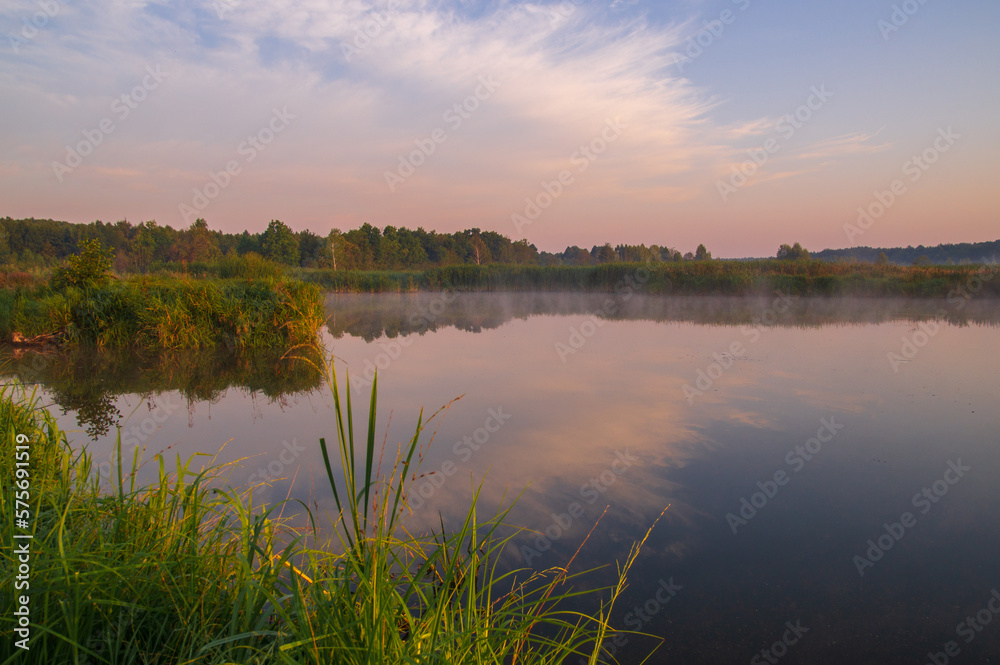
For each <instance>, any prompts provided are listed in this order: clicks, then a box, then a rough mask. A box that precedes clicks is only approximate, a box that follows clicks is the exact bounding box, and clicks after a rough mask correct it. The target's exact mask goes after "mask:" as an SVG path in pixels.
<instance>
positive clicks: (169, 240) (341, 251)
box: [0, 217, 711, 272]
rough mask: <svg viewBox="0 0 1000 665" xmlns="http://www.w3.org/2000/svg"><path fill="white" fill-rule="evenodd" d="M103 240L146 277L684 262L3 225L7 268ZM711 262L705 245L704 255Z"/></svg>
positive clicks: (518, 244) (451, 241)
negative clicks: (231, 261)
mask: <svg viewBox="0 0 1000 665" xmlns="http://www.w3.org/2000/svg"><path fill="white" fill-rule="evenodd" d="M90 239H96V240H99V241H100V242H101V244H102V245H103V246H104V247H106V248H110V249H111V250H112V252H113V255H114V268H115V270H117V271H118V272H146V271H148V270H156V269H157V268H159V267H175V266H176V265H177V264H188V265H193V264H199V263H212V262H215V261H216V260H218V259H219V258H221V257H223V256H226V255H230V254H236V255H243V254H247V253H249V252H255V253H257V254H260V255H261V256H263V257H265V258H267V259H270V260H272V261H276V262H278V263H281V264H284V265H287V266H299V267H303V268H327V269H331V268H332V269H340V270H378V269H381V270H404V269H423V268H430V267H437V266H451V265H463V264H475V265H485V264H489V263H506V264H521V265H592V264H597V263H612V262H618V261H639V262H646V261H680V260H682V259H684V258H685V256H682V255H681V253H680V252H679V251H677V250H676V249H672V248H669V247H666V246H662V247H661V246H658V245H652V246H649V247H647V246H646V245H618V246H617V247H612V246H611V245H610V244H607V245H603V246H594V247H593V248H591V249H590V250H587V249H583V248H580V247H576V246H573V247H567V248H566V251H564V252H561V253H558V254H552V253H549V252H539V251H538V249H537V248H536V247H535V246H534V245H532V244H529V243H528V241H526V240H513V241H512V240H511V239H510V238H507V237H506V236H503V235H501V234H499V233H496V232H495V231H481V230H479V229H475V228H474V229H468V230H465V231H458V232H456V233H436V232H434V231H425V230H424V229H423V228H418V229H417V230H415V231H411V230H409V229H405V228H397V227H395V226H386V227H385V228H384V229H379V228H377V227H374V226H372V225H371V224H363V225H362V226H361V228H358V229H354V230H351V231H340V230H339V229H334V230H332V231H330V232H329V233H328V234H326V235H318V234H316V233H313V232H311V231H308V230H306V231H301V232H298V233H296V232H294V231H292V230H291V229H290V228H289V227H288V226H287V225H286V224H284V223H282V222H280V221H278V220H273V221H271V223H270V224H269V225H268V227H267V229H266V230H265V231H263V232H262V233H250V232H248V231H243V232H242V233H235V234H234V233H223V232H221V231H214V230H212V229H210V228H208V224H207V223H206V222H205V220H202V219H199V220H197V221H195V222H194V223H193V224H192V225H191V226H190V227H189V228H187V229H174V228H172V227H170V226H160V225H159V224H157V223H156V222H155V221H149V222H141V223H138V224H132V223H131V222H129V221H125V220H122V221H119V222H115V223H114V224H105V223H103V222H100V221H97V222H93V223H90V224H72V223H69V222H59V221H53V220H51V219H11V218H10V217H5V218H2V219H0V265H2V264H17V265H18V266H19V267H49V266H54V265H57V264H59V263H60V262H62V261H63V260H64V259H65V258H66V257H68V256H70V255H72V254H75V253H76V252H77V247H78V243H79V242H80V241H81V240H90ZM686 258H691V259H693V258H700V259H708V258H711V254H710V253H709V252H708V251H707V250H706V249H705V247H704V246H699V247H698V250H697V256H696V255H695V254H692V253H688V255H687V256H686Z"/></svg>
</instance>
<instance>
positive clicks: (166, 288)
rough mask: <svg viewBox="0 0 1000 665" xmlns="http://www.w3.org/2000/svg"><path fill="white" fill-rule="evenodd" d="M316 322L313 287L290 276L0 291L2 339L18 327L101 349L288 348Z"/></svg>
mask: <svg viewBox="0 0 1000 665" xmlns="http://www.w3.org/2000/svg"><path fill="white" fill-rule="evenodd" d="M248 270H249V269H248ZM322 322H323V312H322V307H321V305H320V302H319V292H318V290H317V288H316V287H315V286H313V285H309V284H305V283H303V282H300V281H297V280H287V281H281V280H273V279H262V280H257V281H254V280H251V279H227V280H216V279H203V280H190V279H172V278H152V277H136V278H132V279H128V280H118V281H112V282H110V283H107V284H104V285H100V286H90V287H87V288H73V287H69V288H66V289H63V290H60V291H54V290H52V289H50V288H48V287H42V288H37V289H32V290H28V289H15V290H13V291H0V336H3V337H6V338H7V339H9V338H10V335H11V334H12V333H13V332H14V331H18V332H21V333H22V334H24V335H25V336H26V337H33V336H35V335H42V334H52V335H56V336H58V337H59V338H60V339H61V340H62V341H64V342H67V343H70V344H80V343H83V344H93V345H97V346H108V347H140V348H159V349H176V348H211V347H218V346H226V347H228V348H265V347H272V346H284V347H285V348H289V347H291V346H295V345H297V344H305V343H309V342H311V341H312V339H313V338H314V336H315V334H316V331H317V329H318V328H319V326H320V325H321V324H322Z"/></svg>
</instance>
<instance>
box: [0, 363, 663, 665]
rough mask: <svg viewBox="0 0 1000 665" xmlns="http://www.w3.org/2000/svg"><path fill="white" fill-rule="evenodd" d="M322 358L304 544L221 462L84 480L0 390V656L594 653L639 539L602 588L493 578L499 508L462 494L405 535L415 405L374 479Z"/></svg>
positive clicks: (188, 659) (558, 577)
mask: <svg viewBox="0 0 1000 665" xmlns="http://www.w3.org/2000/svg"><path fill="white" fill-rule="evenodd" d="M330 371H331V373H330V374H328V375H327V379H328V381H329V384H330V388H331V390H332V393H333V398H334V405H335V414H336V420H335V423H334V425H335V434H336V437H337V445H336V446H334V447H328V446H327V444H326V442H325V440H322V439H321V440H320V446H321V449H322V454H323V459H324V461H325V466H326V471H327V474H328V478H329V481H330V486H331V489H332V492H333V496H334V499H335V501H336V504H337V506H338V509H339V515H338V516H337V520H336V523H335V524H334V525H333V527H332V529H333V532H335V533H336V536H337V541H336V542H335V543H329V542H328V543H325V544H324V545H322V546H321V545H318V544H317V543H319V542H320V532H319V531H318V530H317V529H316V524H315V521H314V519H313V516H312V515H310V514H309V513H308V508H306V507H305V506H302V508H303V509H304V510H305V511H306V514H307V515H308V516H309V520H310V524H311V525H312V526H311V528H309V529H308V530H307V531H304V532H303V531H296V530H294V529H292V528H291V527H290V526H288V525H287V524H285V523H283V522H282V521H281V520H280V519H278V518H276V517H275V516H276V515H277V514H278V513H279V511H280V510H281V506H264V507H261V506H256V505H255V504H254V501H253V488H232V487H230V486H228V485H226V483H225V473H226V471H227V467H225V466H210V467H209V468H207V469H201V468H199V469H196V468H195V465H194V463H195V459H194V458H192V459H189V460H188V461H187V462H186V463H182V462H181V460H180V459H179V458H178V459H177V462H176V470H175V471H174V473H172V474H171V473H168V472H167V461H166V460H164V459H163V458H162V457H159V456H157V457H156V458H155V463H156V465H157V468H158V477H157V479H156V480H155V481H154V482H153V483H152V484H150V485H148V486H144V487H137V486H136V470H137V468H138V465H139V460H138V455H137V456H136V458H135V459H134V460H133V462H132V465H131V468H129V467H128V466H127V465H126V466H125V468H123V465H122V462H121V456H120V455H119V456H118V457H117V459H118V460H119V462H118V467H117V469H116V470H115V472H114V473H113V474H112V478H111V483H110V487H109V486H108V485H106V484H102V483H101V482H100V481H99V480H98V478H97V477H96V476H95V475H94V468H95V467H94V463H93V460H92V457H91V456H90V454H89V453H88V452H87V451H86V450H85V449H84V450H79V451H74V450H73V449H72V448H71V447H70V446H69V444H68V442H67V440H66V436H65V434H64V433H63V432H62V431H60V429H59V427H58V425H57V424H56V422H55V420H54V419H53V417H52V416H51V415H50V414H49V413H48V412H47V411H45V410H43V409H40V408H39V407H38V404H37V402H36V401H34V400H33V399H31V398H24V397H23V396H19V393H17V394H16V393H12V392H11V390H9V389H3V390H0V434H2V437H3V447H4V451H3V452H4V454H3V456H2V458H0V479H2V481H3V482H2V485H3V491H2V494H0V528H2V529H3V532H4V533H5V534H8V535H5V536H4V537H3V547H2V559H3V565H2V567H0V570H2V572H0V588H2V589H3V595H2V598H3V602H2V605H3V607H0V634H2V635H3V639H2V640H0V663H3V664H6V663H15V662H29V661H30V662H37V663H84V662H86V663H109V664H111V663H113V664H115V665H127V664H132V663H136V664H138V663H147V664H148V663H163V664H167V663H170V664H173V663H192V664H194V663H199V664H200V663H204V664H219V665H221V664H223V663H245V664H256V663H260V664H262V665H263V664H265V663H267V664H270V663H315V664H317V665H318V664H320V663H323V664H326V663H358V664H361V663H364V664H370V665H376V664H379V665H381V664H383V663H442V664H444V663H449V664H450V663H560V662H570V661H569V659H570V658H572V661H571V662H574V663H575V662H577V660H578V659H579V658H586V660H587V661H588V662H590V663H596V662H598V659H599V658H598V651H599V649H598V647H597V646H596V645H599V644H600V643H601V641H602V639H603V638H604V636H605V635H606V633H607V631H608V623H607V617H608V615H609V613H610V611H611V608H612V604H613V603H614V600H615V599H616V598H617V597H618V596H619V594H620V593H621V592H622V591H623V589H624V575H625V573H626V572H627V571H628V569H629V567H630V566H631V565H632V562H633V561H634V560H635V557H636V556H637V554H638V548H639V547H640V546H641V545H642V543H639V544H638V545H637V546H635V547H634V548H633V549H632V551H631V553H630V555H629V557H628V558H627V560H626V561H625V563H624V564H623V566H622V567H621V569H620V572H621V577H620V580H619V582H618V583H617V585H616V586H615V587H613V588H611V589H603V590H597V591H594V590H591V591H586V592H582V591H578V590H575V589H574V588H573V586H572V584H574V580H575V579H576V578H577V574H574V573H570V572H569V570H568V569H565V568H558V569H552V570H546V571H542V572H533V571H528V570H518V571H512V572H501V570H500V568H499V567H498V564H499V561H500V559H501V556H502V554H503V550H504V548H505V546H506V545H507V544H508V542H509V541H510V538H511V537H512V536H501V535H500V533H501V532H500V531H499V529H500V528H501V526H502V522H503V519H504V517H505V516H506V514H507V512H506V511H505V510H501V511H500V512H499V514H497V515H496V516H495V517H494V518H492V519H489V520H485V521H480V519H479V514H478V512H477V507H476V505H475V504H474V503H473V505H472V506H470V507H469V510H468V513H467V517H466V518H465V520H464V523H462V524H461V526H460V527H459V528H457V529H456V530H454V531H453V532H444V531H442V532H439V533H434V534H428V535H425V536H413V535H410V534H409V533H407V531H406V530H405V529H404V528H403V524H402V522H403V519H404V518H405V515H406V513H407V488H408V485H409V483H408V479H410V478H412V476H413V474H414V473H416V471H417V464H418V460H419V458H420V455H419V451H420V450H421V446H422V445H423V442H422V438H425V437H423V434H424V430H425V428H426V427H427V425H428V423H429V422H430V420H433V418H434V416H432V417H431V419H429V420H426V421H425V420H424V419H423V417H422V416H421V418H419V419H418V421H417V425H416V429H415V432H414V434H413V438H412V439H411V440H410V441H409V442H408V443H407V444H405V445H402V446H401V447H400V450H399V453H398V455H397V457H396V459H395V461H394V463H393V464H392V465H389V466H387V467H386V468H388V469H389V471H388V472H387V473H383V472H382V465H381V463H380V464H378V465H377V466H376V465H375V464H374V461H375V456H374V453H375V439H374V435H375V421H376V398H375V394H376V389H375V387H374V386H373V389H372V399H371V404H370V409H369V415H368V429H367V432H368V433H367V439H366V440H365V441H364V443H363V445H361V446H359V447H358V448H357V449H356V448H355V439H354V424H353V420H352V417H351V405H350V391H349V390H348V391H346V392H345V393H343V394H346V395H347V403H346V404H344V405H342V404H341V400H340V396H341V394H342V393H341V391H340V390H339V386H338V384H337V379H336V376H335V375H334V374H332V370H330ZM436 415H437V414H435V416H436ZM16 434H23V435H25V436H26V437H27V439H28V440H29V441H30V467H29V468H30V494H31V499H30V504H31V518H30V528H29V530H30V532H31V533H32V534H33V536H34V538H33V540H31V555H30V576H29V581H30V588H29V589H25V590H23V591H22V592H21V593H27V594H28V595H29V596H30V601H29V607H30V632H31V640H30V642H29V643H28V646H29V648H30V652H22V651H21V650H20V649H18V648H16V647H15V635H14V628H15V621H16V618H15V617H14V610H15V607H14V594H12V593H11V590H12V589H13V588H14V586H13V585H14V582H15V575H16V574H17V572H16V571H17V568H18V564H17V557H16V556H15V554H14V551H13V548H12V545H11V543H12V541H11V537H10V535H9V534H14V533H24V532H25V529H23V528H19V527H18V526H16V525H15V524H14V523H13V517H14V487H13V486H14V482H13V479H14V478H15V468H14V455H13V451H14V446H15V435H16ZM119 447H120V444H119ZM338 461H339V465H338V464H337V462H338ZM335 469H336V471H335ZM105 480H106V479H105ZM508 510H509V508H508ZM327 533H329V532H327ZM647 536H648V533H647ZM13 542H20V541H13ZM570 564H572V561H571V562H570ZM591 596H595V598H596V597H597V596H599V597H603V598H604V600H603V601H601V602H600V603H599V609H598V611H597V612H596V614H595V615H594V616H588V615H585V614H580V613H577V612H574V611H571V610H569V609H566V608H565V606H564V603H565V602H567V601H571V600H579V599H580V598H581V597H591ZM29 653H30V655H29Z"/></svg>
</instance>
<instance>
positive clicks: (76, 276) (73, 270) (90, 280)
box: [52, 240, 112, 289]
mask: <svg viewBox="0 0 1000 665" xmlns="http://www.w3.org/2000/svg"><path fill="white" fill-rule="evenodd" d="M111 262H112V258H111V250H110V249H105V248H104V246H103V245H101V241H100V240H82V241H80V253H79V254H77V255H76V256H71V257H69V259H67V261H66V265H65V266H63V267H61V268H57V269H56V271H55V273H54V274H53V275H52V288H54V289H64V288H66V287H67V286H75V287H79V288H86V287H88V286H99V285H101V284H106V283H107V282H108V281H109V280H110V279H111Z"/></svg>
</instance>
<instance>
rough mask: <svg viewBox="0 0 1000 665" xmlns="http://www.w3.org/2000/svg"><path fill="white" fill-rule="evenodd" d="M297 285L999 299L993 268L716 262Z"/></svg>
mask: <svg viewBox="0 0 1000 665" xmlns="http://www.w3.org/2000/svg"><path fill="white" fill-rule="evenodd" d="M295 274H296V276H298V277H299V278H300V279H303V280H306V281H309V282H313V283H315V284H318V285H319V286H321V287H322V288H324V289H327V290H330V291H337V292H359V293H377V292H383V291H395V292H405V291H414V290H432V291H433V290H441V289H458V290H469V291H596V292H619V293H620V292H622V291H625V290H630V292H641V293H649V294H674V295H734V296H735V295H762V294H764V295H766V294H773V291H774V290H780V291H782V292H784V293H788V294H790V295H796V296H861V297H896V296H900V297H919V298H944V297H947V296H948V295H949V293H951V292H952V291H953V290H955V289H959V288H961V287H962V286H964V285H965V284H967V283H968V281H969V280H970V279H971V278H973V277H974V276H976V275H980V276H982V278H983V280H984V282H986V284H985V287H984V288H983V289H982V290H981V291H979V292H978V293H977V297H982V296H987V297H998V296H1000V280H998V279H994V278H995V277H996V276H997V275H998V274H1000V269H998V268H997V267H996V266H977V265H968V266H895V265H878V264H871V263H831V262H826V261H814V260H806V261H782V260H777V259H761V260H746V261H738V260H715V261H675V262H657V263H647V264H642V263H607V264H601V265H596V266H529V265H507V264H489V265H482V266H475V265H465V266H449V267H444V268H430V269H427V270H422V271H401V272H394V271H360V270H340V271H334V270H306V269H300V270H298V271H296V273H295Z"/></svg>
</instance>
